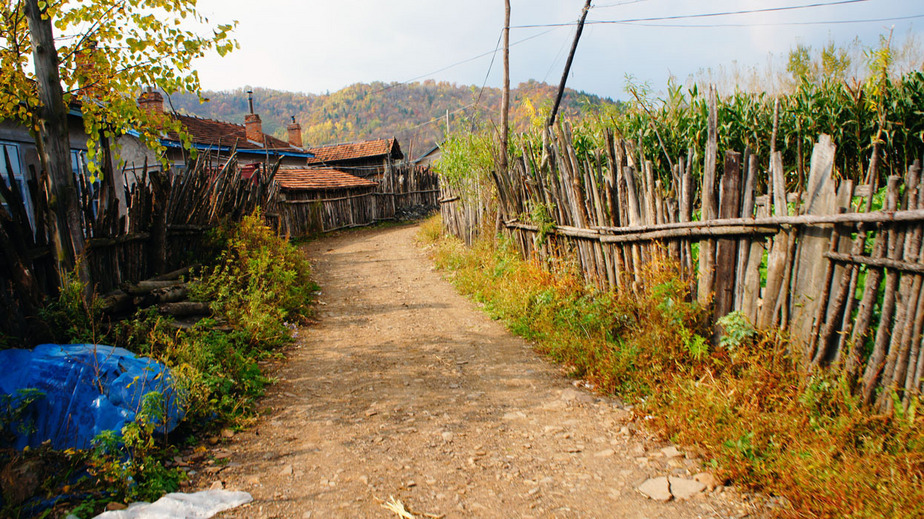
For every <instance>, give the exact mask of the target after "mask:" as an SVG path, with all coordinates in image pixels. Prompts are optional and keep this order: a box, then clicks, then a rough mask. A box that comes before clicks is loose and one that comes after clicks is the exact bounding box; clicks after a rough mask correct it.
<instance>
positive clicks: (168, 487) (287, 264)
mask: <svg viewBox="0 0 924 519" xmlns="http://www.w3.org/2000/svg"><path fill="white" fill-rule="evenodd" d="M213 238H214V243H215V251H216V253H215V255H214V257H213V258H212V260H211V261H209V262H207V263H206V264H205V266H203V267H202V268H201V269H198V270H197V271H194V273H193V274H192V275H191V277H192V279H191V280H190V283H189V291H190V294H191V296H192V298H194V299H197V300H199V301H208V302H210V306H211V309H212V314H213V315H212V317H211V318H208V319H203V320H201V321H199V322H198V323H196V324H195V325H194V326H192V327H189V328H179V329H178V328H177V327H175V326H171V321H172V319H171V318H167V317H164V316H161V315H158V314H157V313H156V312H155V311H153V310H150V309H148V310H142V311H139V312H138V313H137V314H135V315H134V316H133V317H132V318H131V319H129V320H125V321H122V322H116V323H109V322H107V321H106V320H105V318H104V316H103V315H102V314H101V312H100V305H99V303H98V302H96V301H94V302H91V303H89V304H85V303H84V302H83V301H82V299H81V297H80V294H81V293H82V291H83V289H82V287H81V286H79V284H78V283H76V282H74V281H71V282H70V284H69V285H68V286H67V287H66V289H65V290H63V291H62V292H61V294H60V296H59V298H58V299H57V300H56V301H54V302H53V303H52V304H50V305H49V307H48V309H47V310H46V312H45V316H46V320H47V321H48V322H49V323H50V325H51V328H52V332H53V335H54V338H55V341H56V342H58V343H93V344H109V345H114V346H120V347H123V348H126V349H128V350H130V351H132V352H134V353H136V354H138V355H142V356H147V357H151V358H153V359H155V360H158V361H160V362H162V363H164V364H165V365H167V366H168V367H169V368H170V370H171V375H172V377H173V379H174V382H175V385H176V390H177V393H178V395H179V396H180V398H181V401H182V403H183V405H184V407H185V409H186V416H185V418H184V420H183V422H181V424H180V425H179V427H178V428H177V429H176V430H175V431H174V432H173V433H171V434H170V436H169V437H166V438H165V437H164V436H163V435H158V434H157V433H156V432H155V424H156V423H158V419H159V417H160V416H161V415H162V414H163V402H162V398H161V399H158V396H159V395H158V394H157V393H150V394H149V395H148V397H147V398H146V399H145V401H144V404H143V407H142V409H141V410H140V412H139V413H138V418H137V419H136V421H135V422H133V423H130V424H128V425H127V426H125V427H124V428H123V429H122V431H118V432H110V433H107V434H104V435H100V436H99V437H97V439H96V440H95V441H94V448H93V449H91V450H89V451H73V450H71V451H66V452H56V451H52V450H50V449H46V448H42V449H35V450H32V451H28V450H27V451H26V452H25V453H21V454H15V453H13V452H5V453H2V456H3V457H4V458H5V459H4V460H2V461H4V462H6V461H11V458H15V459H13V460H12V461H15V462H16V465H17V466H24V465H26V466H28V467H30V468H31V470H33V471H34V472H37V473H38V474H40V479H41V481H40V482H39V487H38V488H35V489H33V491H34V495H35V496H37V497H41V498H43V499H44V498H54V497H56V496H62V495H63V496H76V497H72V498H67V499H64V500H62V501H61V502H60V503H59V504H57V505H55V506H54V507H53V508H51V509H49V510H46V512H45V513H47V514H51V515H49V517H52V516H57V515H58V514H60V515H61V516H62V517H63V516H64V515H66V514H65V512H69V513H73V514H74V515H76V516H77V517H81V518H85V517H91V516H93V515H95V514H96V513H98V512H99V511H100V510H101V509H102V508H103V507H104V506H106V504H107V503H110V502H113V501H115V502H123V503H129V502H132V501H137V500H145V501H153V500H155V499H157V498H159V497H160V496H161V495H163V494H164V493H166V492H173V491H176V490H178V489H179V488H180V486H181V483H182V482H183V481H184V480H185V479H186V473H185V471H184V470H183V468H184V466H185V465H186V463H185V459H188V458H190V457H194V458H199V459H200V460H201V461H202V462H207V461H208V460H207V458H208V457H209V454H208V452H207V451H206V447H205V444H207V443H208V442H207V441H206V440H207V439H211V440H212V441H214V440H215V439H216V438H217V437H218V436H220V433H224V434H227V433H228V432H230V431H229V430H233V429H234V428H239V427H242V426H245V425H246V424H248V423H249V422H250V421H251V420H252V419H253V418H254V417H255V415H256V402H257V398H258V397H260V396H261V395H262V394H263V390H264V387H265V386H266V384H267V383H269V382H270V379H269V378H268V377H266V376H265V375H264V374H263V371H262V370H261V367H260V362H261V361H264V360H267V359H270V358H274V357H279V356H281V355H282V353H281V352H280V349H281V347H282V346H284V345H286V344H288V343H289V342H290V341H291V340H292V333H293V330H294V329H295V325H296V324H298V323H301V322H303V321H304V320H305V319H306V318H307V317H308V316H309V314H310V311H311V309H310V302H311V293H312V292H314V291H315V290H317V286H316V285H315V284H314V283H313V282H312V281H311V278H310V274H311V270H310V265H309V263H308V261H307V259H306V258H305V257H304V255H303V254H302V253H301V252H300V251H299V250H298V249H297V248H296V247H295V246H293V245H291V244H289V243H288V242H286V240H284V239H281V238H279V237H277V236H276V235H275V233H274V232H273V231H272V230H271V229H270V228H269V227H267V226H266V225H265V224H264V223H263V218H262V216H260V215H259V214H254V215H252V216H248V217H246V218H244V219H243V221H242V222H241V223H239V224H234V225H233V226H226V227H224V228H222V229H221V230H220V231H218V232H216V233H215V235H214V236H213ZM6 416H12V414H10V413H6ZM0 425H3V426H4V427H6V426H13V425H14V424H0ZM0 430H4V429H2V428H0ZM178 457H179V458H180V459H183V460H184V461H183V462H182V463H181V462H177V461H176V459H177V458H178ZM212 461H213V462H215V463H219V464H220V463H221V462H222V460H212ZM226 461H227V460H225V462H226ZM185 468H186V470H189V467H185ZM80 474H83V475H82V476H81V475H80ZM31 502H32V500H20V501H18V502H14V501H10V500H9V499H7V500H5V507H4V508H3V509H2V510H0V512H2V513H0V515H2V516H3V517H31V516H33V515H34V513H33V512H34V510H32V509H30V507H29V506H28V503H31Z"/></svg>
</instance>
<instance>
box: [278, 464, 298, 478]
mask: <svg viewBox="0 0 924 519" xmlns="http://www.w3.org/2000/svg"><path fill="white" fill-rule="evenodd" d="M293 472H294V470H293V469H292V465H286V466H285V467H282V470H280V471H279V475H280V476H291V475H292V473H293Z"/></svg>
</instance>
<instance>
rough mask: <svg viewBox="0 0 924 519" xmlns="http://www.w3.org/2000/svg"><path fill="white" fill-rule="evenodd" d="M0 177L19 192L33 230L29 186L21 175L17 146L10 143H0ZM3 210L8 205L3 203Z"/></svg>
mask: <svg viewBox="0 0 924 519" xmlns="http://www.w3.org/2000/svg"><path fill="white" fill-rule="evenodd" d="M0 177H2V178H3V182H4V183H6V185H7V186H9V187H10V189H13V190H15V191H17V192H19V196H20V197H22V201H23V205H24V206H25V208H26V215H27V216H28V218H29V225H30V226H31V227H32V229H33V230H35V214H34V211H33V210H32V195H31V194H30V192H29V184H27V183H26V179H25V178H24V177H23V174H22V162H21V159H20V156H19V146H18V145H16V144H14V143H11V142H0ZM3 208H4V209H6V210H7V211H9V210H10V207H9V204H8V203H7V202H3Z"/></svg>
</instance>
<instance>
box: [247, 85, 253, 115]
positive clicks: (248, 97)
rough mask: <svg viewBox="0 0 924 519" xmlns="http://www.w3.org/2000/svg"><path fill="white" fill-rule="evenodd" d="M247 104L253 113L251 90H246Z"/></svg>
mask: <svg viewBox="0 0 924 519" xmlns="http://www.w3.org/2000/svg"><path fill="white" fill-rule="evenodd" d="M247 104H248V105H250V113H253V90H248V91H247Z"/></svg>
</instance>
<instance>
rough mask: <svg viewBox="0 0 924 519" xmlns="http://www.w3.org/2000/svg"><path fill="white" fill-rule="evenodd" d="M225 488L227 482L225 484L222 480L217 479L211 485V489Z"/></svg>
mask: <svg viewBox="0 0 924 519" xmlns="http://www.w3.org/2000/svg"><path fill="white" fill-rule="evenodd" d="M224 488H225V484H224V483H222V482H221V481H215V482H214V483H212V485H211V486H210V487H209V490H224Z"/></svg>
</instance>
